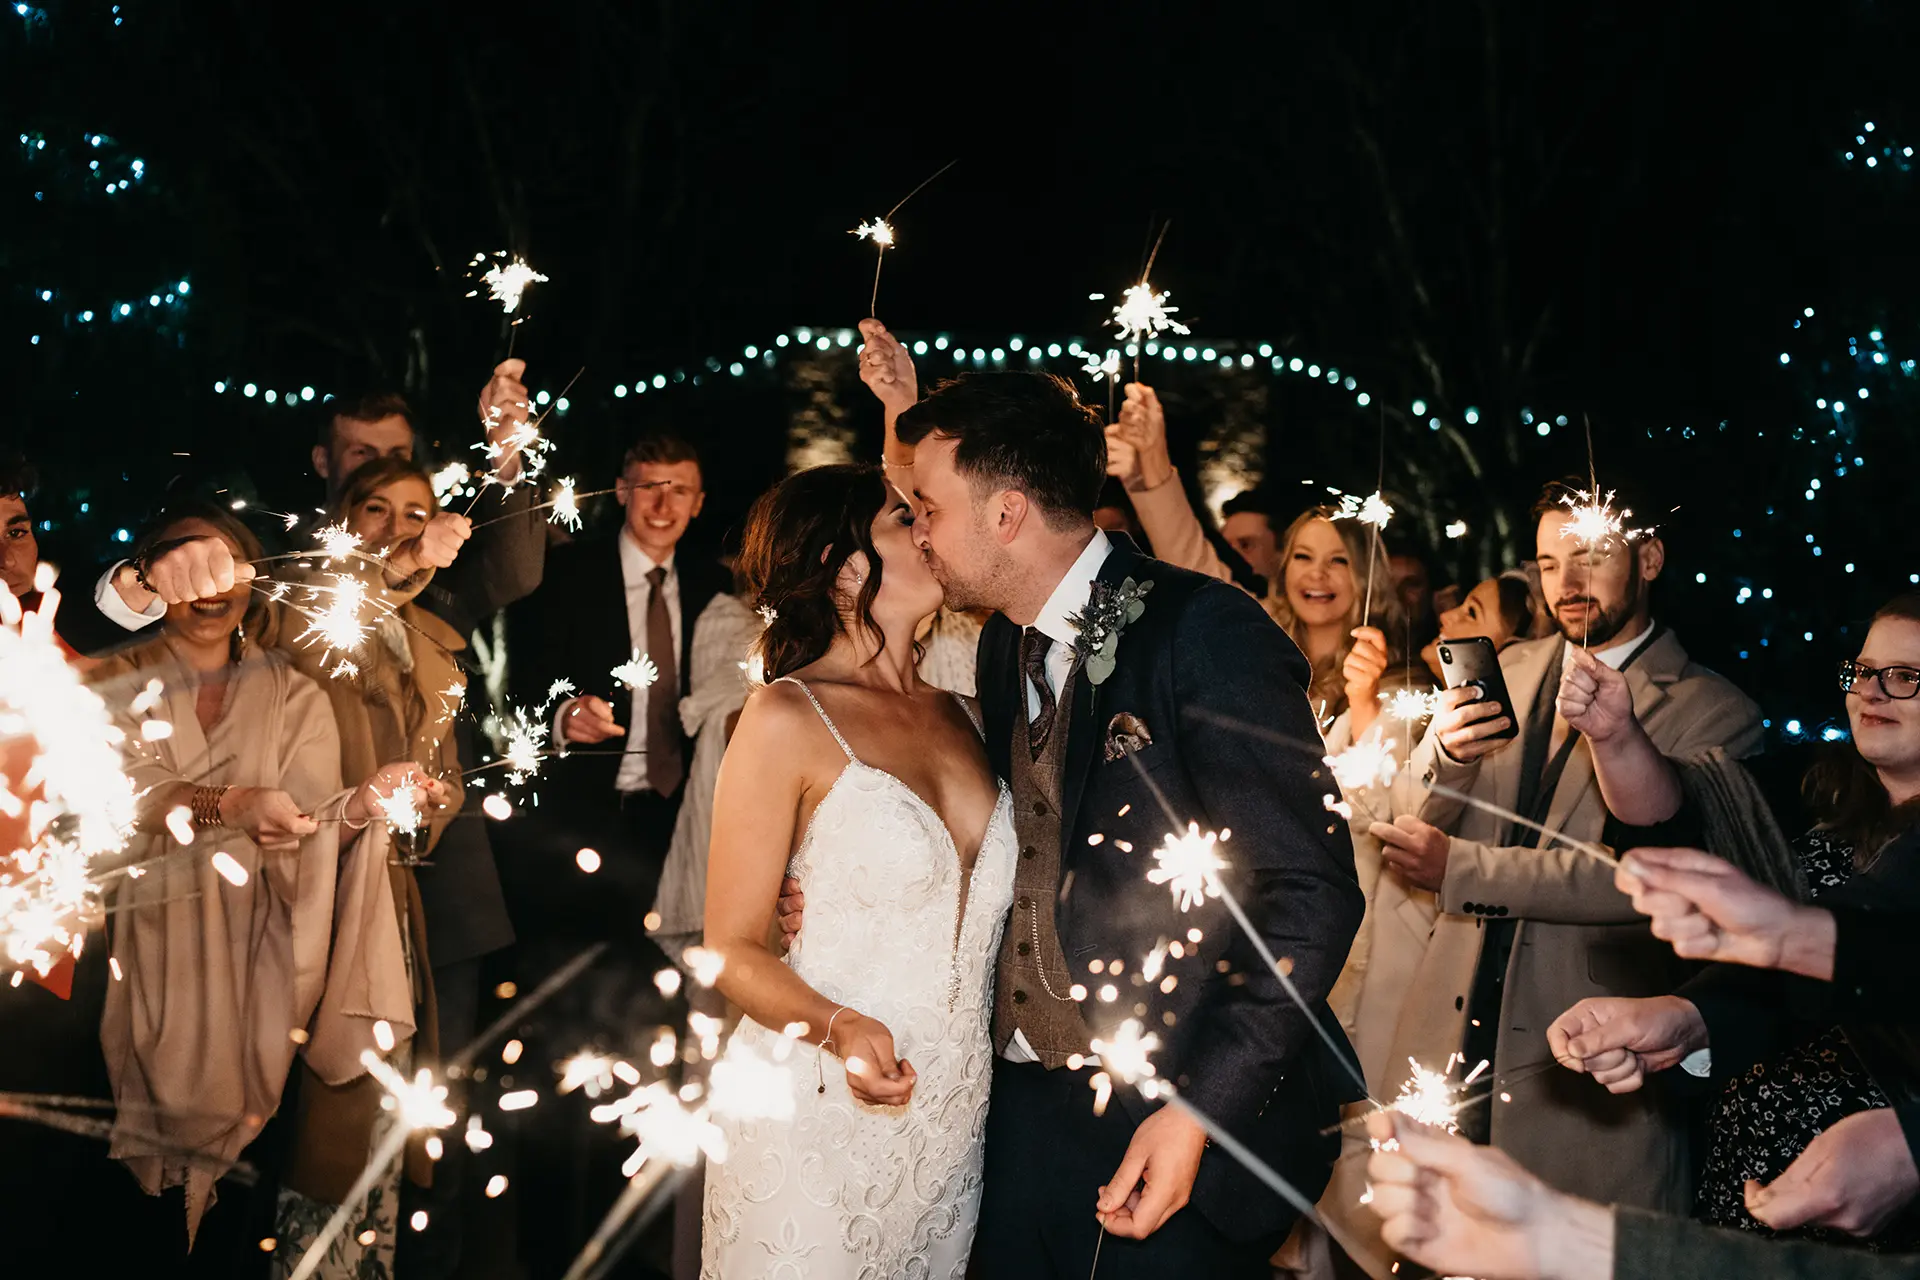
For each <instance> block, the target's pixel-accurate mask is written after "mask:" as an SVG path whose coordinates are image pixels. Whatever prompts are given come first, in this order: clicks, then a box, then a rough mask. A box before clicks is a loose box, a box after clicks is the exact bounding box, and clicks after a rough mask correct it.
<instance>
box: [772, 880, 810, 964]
mask: <svg viewBox="0 0 1920 1280" xmlns="http://www.w3.org/2000/svg"><path fill="white" fill-rule="evenodd" d="M806 910H807V895H806V894H804V893H802V892H800V882H799V881H798V880H795V879H794V878H793V877H792V876H788V877H787V878H786V879H785V880H782V881H781V882H780V905H779V909H778V911H777V912H776V914H778V915H779V917H780V945H781V947H782V948H784V949H786V950H789V951H791V950H792V949H793V940H794V939H795V938H797V937H799V936H800V917H801V916H803V915H805V914H806Z"/></svg>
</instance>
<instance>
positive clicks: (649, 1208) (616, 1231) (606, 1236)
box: [562, 1160, 692, 1280]
mask: <svg viewBox="0 0 1920 1280" xmlns="http://www.w3.org/2000/svg"><path fill="white" fill-rule="evenodd" d="M691 1172H692V1171H691V1170H689V1169H680V1168H676V1167H675V1166H674V1165H673V1164H671V1163H670V1162H668V1161H665V1160H649V1161H647V1167H646V1168H644V1169H642V1170H641V1171H640V1172H639V1173H637V1174H635V1175H634V1176H633V1177H631V1178H629V1179H628V1180H627V1185H626V1186H625V1187H624V1188H622V1189H621V1192H620V1198H619V1199H618V1200H615V1201H614V1202H613V1208H611V1209H609V1210H607V1216H606V1217H605V1218H602V1219H601V1220H600V1225H599V1226H598V1227H596V1228H594V1232H593V1238H592V1239H590V1240H588V1241H587V1243H586V1246H585V1247H584V1248H582V1249H581V1250H580V1256H579V1257H577V1258H575V1259H574V1260H573V1264H572V1265H571V1266H569V1267H568V1268H567V1273H566V1275H565V1276H564V1277H562V1280H593V1278H594V1277H597V1276H599V1275H600V1274H601V1272H602V1271H603V1269H604V1267H605V1265H606V1264H610V1263H612V1262H613V1261H614V1260H615V1259H616V1258H618V1257H619V1256H620V1254H621V1253H622V1252H624V1249H625V1245H624V1243H623V1244H622V1246H621V1247H620V1248H618V1249H615V1250H614V1251H613V1252H611V1253H609V1252H608V1251H607V1246H608V1245H610V1244H612V1243H613V1242H614V1238H615V1237H616V1236H618V1235H620V1234H621V1233H622V1229H623V1228H626V1227H627V1226H628V1220H629V1219H632V1220H633V1221H632V1226H631V1229H630V1230H628V1231H627V1232H626V1235H627V1238H628V1239H631V1238H632V1237H633V1236H634V1235H635V1234H637V1233H638V1232H640V1231H641V1230H642V1229H644V1228H645V1227H646V1225H647V1222H648V1221H649V1220H650V1219H651V1218H652V1217H653V1216H654V1214H656V1213H658V1212H659V1209H660V1205H662V1204H665V1203H667V1202H668V1201H670V1200H672V1199H673V1195H672V1192H673V1190H676V1189H678V1187H679V1186H680V1184H681V1183H682V1182H684V1181H685V1180H686V1179H687V1177H688V1176H689V1174H690V1173H691ZM668 1178H672V1179H673V1186H672V1187H671V1188H669V1190H668V1194H667V1195H664V1196H662V1197H660V1199H659V1200H658V1201H655V1202H654V1203H652V1204H649V1203H648V1202H649V1200H650V1198H651V1197H652V1196H653V1193H654V1191H655V1190H657V1189H658V1188H659V1187H660V1185H661V1184H662V1183H663V1182H665V1181H667V1179H668ZM643 1206H644V1207H645V1208H646V1213H645V1214H644V1215H642V1216H640V1217H638V1218H636V1217H635V1215H636V1214H639V1213H640V1211H641V1209H642V1207H643Z"/></svg>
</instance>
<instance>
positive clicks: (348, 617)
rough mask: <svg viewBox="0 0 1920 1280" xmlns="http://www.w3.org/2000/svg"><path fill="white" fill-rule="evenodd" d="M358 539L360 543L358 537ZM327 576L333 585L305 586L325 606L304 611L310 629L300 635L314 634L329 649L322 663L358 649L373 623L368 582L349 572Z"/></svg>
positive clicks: (310, 596) (337, 672) (304, 638)
mask: <svg viewBox="0 0 1920 1280" xmlns="http://www.w3.org/2000/svg"><path fill="white" fill-rule="evenodd" d="M343 532H344V531H343ZM347 536H348V537H352V536H353V535H351V534H348V535H347ZM355 541H356V542H357V541H358V539H355ZM328 576H330V577H331V578H332V579H333V583H334V585H333V586H331V587H319V586H314V585H311V584H310V585H309V586H308V587H307V589H306V590H307V598H308V599H309V601H313V602H320V601H324V602H325V603H324V606H323V607H321V608H319V609H317V610H314V611H312V612H306V611H304V610H303V611H302V612H303V615H304V616H305V617H306V619H307V629H306V630H305V631H303V632H301V633H300V636H299V640H300V641H302V642H305V641H307V640H308V638H309V637H311V638H312V639H313V641H314V642H315V643H317V644H319V645H320V646H321V647H323V648H324V649H325V650H326V653H325V654H324V655H323V657H322V658H321V661H322V663H323V664H324V663H325V662H326V660H327V659H328V658H331V657H332V656H333V655H334V654H335V653H357V652H359V649H360V646H361V644H362V643H364V642H365V640H366V638H367V637H368V636H369V635H371V634H372V632H373V624H372V623H370V622H368V621H367V619H366V617H365V616H364V615H365V611H366V608H367V603H368V597H367V587H366V584H365V583H364V582H362V581H360V579H358V578H356V577H353V576H352V575H350V574H344V573H336V574H330V575H328ZM346 665H348V664H344V663H343V664H342V666H346ZM333 674H334V675H335V676H336V677H338V676H340V675H342V674H343V672H342V671H341V670H340V669H338V668H336V669H335V671H334V672H333Z"/></svg>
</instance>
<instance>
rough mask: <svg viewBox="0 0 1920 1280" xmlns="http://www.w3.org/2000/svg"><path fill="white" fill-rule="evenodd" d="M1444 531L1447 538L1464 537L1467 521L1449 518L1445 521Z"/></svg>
mask: <svg viewBox="0 0 1920 1280" xmlns="http://www.w3.org/2000/svg"><path fill="white" fill-rule="evenodd" d="M1446 533H1447V536H1448V537H1449V538H1464V537H1466V536H1467V522H1466V521H1465V520H1449V521H1448V522H1447V529H1446Z"/></svg>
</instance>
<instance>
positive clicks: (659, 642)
mask: <svg viewBox="0 0 1920 1280" xmlns="http://www.w3.org/2000/svg"><path fill="white" fill-rule="evenodd" d="M666 585H667V570H666V566H664V565H662V566H660V567H658V568H656V569H654V570H652V571H651V572H650V573H648V574H647V656H648V657H649V658H652V659H653V665H654V666H656V667H658V668H659V669H660V678H659V679H658V680H655V681H654V682H653V686H652V687H651V688H649V689H648V690H647V785H648V786H650V787H652V788H653V789H654V790H655V791H657V792H659V793H660V794H661V795H663V796H670V795H672V794H673V793H674V792H676V791H678V790H679V789H680V783H681V782H682V781H683V780H684V779H685V778H686V776H687V767H686V762H685V760H684V759H683V758H682V757H681V741H680V661H679V658H680V655H679V652H678V651H677V650H676V649H675V648H674V644H673V616H672V615H671V614H669V613H668V612H667V593H666V590H665V588H666Z"/></svg>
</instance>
